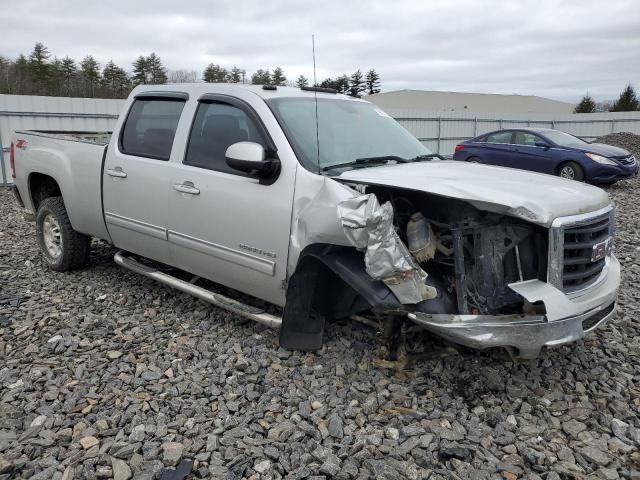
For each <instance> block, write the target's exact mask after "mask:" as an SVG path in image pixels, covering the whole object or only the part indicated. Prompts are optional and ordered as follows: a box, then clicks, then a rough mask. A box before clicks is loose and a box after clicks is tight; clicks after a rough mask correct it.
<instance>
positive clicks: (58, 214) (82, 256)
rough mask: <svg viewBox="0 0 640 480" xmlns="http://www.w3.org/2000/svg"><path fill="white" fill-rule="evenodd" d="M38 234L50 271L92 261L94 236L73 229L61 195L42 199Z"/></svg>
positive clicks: (39, 243) (76, 266)
mask: <svg viewBox="0 0 640 480" xmlns="http://www.w3.org/2000/svg"><path fill="white" fill-rule="evenodd" d="M36 234H37V236H38V245H39V246H40V251H41V252H42V257H43V258H44V261H45V263H46V264H47V266H48V267H49V268H50V269H51V270H55V271H57V272H66V271H68V270H75V269H78V268H82V267H84V266H85V265H86V264H87V262H88V261H89V248H90V245H91V237H88V236H87V235H83V234H82V233H78V232H76V231H75V230H74V229H73V227H72V226H71V222H70V221H69V216H68V215H67V210H66V209H65V208H64V202H63V201H62V197H49V198H45V199H44V200H43V201H42V202H40V206H39V207H38V212H37V213H36ZM56 253H57V254H56Z"/></svg>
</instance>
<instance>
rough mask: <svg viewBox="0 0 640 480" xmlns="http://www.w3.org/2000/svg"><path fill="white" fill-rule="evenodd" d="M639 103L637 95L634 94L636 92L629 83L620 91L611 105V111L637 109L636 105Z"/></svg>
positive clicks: (631, 110)
mask: <svg viewBox="0 0 640 480" xmlns="http://www.w3.org/2000/svg"><path fill="white" fill-rule="evenodd" d="M639 105H640V101H638V97H637V96H636V92H635V90H634V89H633V87H632V86H631V84H629V85H627V87H626V88H625V89H624V90H623V91H622V93H621V94H620V97H619V98H618V100H616V103H614V104H613V106H612V107H611V110H610V111H611V112H633V111H634V110H638V106H639Z"/></svg>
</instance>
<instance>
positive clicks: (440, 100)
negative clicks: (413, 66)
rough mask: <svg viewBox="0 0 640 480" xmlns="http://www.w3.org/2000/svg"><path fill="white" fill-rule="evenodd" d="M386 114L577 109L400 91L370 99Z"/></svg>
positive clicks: (521, 99) (529, 98) (527, 100)
mask: <svg viewBox="0 0 640 480" xmlns="http://www.w3.org/2000/svg"><path fill="white" fill-rule="evenodd" d="M366 100H368V101H370V102H373V103H375V104H376V105H378V106H379V107H381V108H382V109H384V110H394V109H407V110H428V111H432V112H474V113H558V114H561V113H572V112H573V108H574V105H573V104H571V103H566V102H559V101H558V100H551V99H550V98H544V97H538V96H535V95H502V94H497V93H466V92H439V91H432V90H396V91H393V92H383V93H376V94H374V95H368V96H367V97H366Z"/></svg>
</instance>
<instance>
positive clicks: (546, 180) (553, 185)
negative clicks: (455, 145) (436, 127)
mask: <svg viewBox="0 0 640 480" xmlns="http://www.w3.org/2000/svg"><path fill="white" fill-rule="evenodd" d="M334 178H335V179H336V180H341V181H349V182H356V183H365V184H375V185H388V186H393V187H400V188H407V189H411V190H419V191H423V192H428V193H433V194H436V195H442V196H445V197H451V198H457V199H460V200H466V201H468V202H469V203H471V204H472V205H474V206H475V207H476V208H478V209H481V210H487V211H491V212H495V213H502V214H505V215H510V216H513V217H518V218H522V219H524V220H527V221H530V222H533V223H537V224H539V225H544V226H550V225H551V222H552V221H553V220H554V219H555V218H557V217H564V216H569V215H579V214H582V213H589V212H593V211H595V210H598V209H600V208H603V207H606V206H607V205H609V203H611V201H610V200H609V196H608V195H607V193H606V192H605V191H604V190H602V189H600V188H597V187H593V186H591V185H586V184H584V183H579V182H576V181H573V180H566V179H564V178H559V177H554V176H552V175H545V174H541V173H532V172H527V171H524V170H517V169H514V168H503V167H494V166H490V165H480V164H476V163H466V162H457V161H435V160H434V161H430V162H417V163H406V164H396V165H385V166H380V167H368V168H360V169H355V170H348V171H346V172H343V173H342V174H341V175H340V176H337V177H334Z"/></svg>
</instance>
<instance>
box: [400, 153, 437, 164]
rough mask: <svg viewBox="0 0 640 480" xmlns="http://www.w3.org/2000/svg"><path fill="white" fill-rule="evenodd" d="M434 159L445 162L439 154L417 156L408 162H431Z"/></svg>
mask: <svg viewBox="0 0 640 480" xmlns="http://www.w3.org/2000/svg"><path fill="white" fill-rule="evenodd" d="M434 158H439V159H440V160H446V158H444V157H443V156H442V155H440V154H439V153H429V154H427V155H418V156H417V157H413V158H412V159H411V160H409V161H410V162H422V161H424V160H433V159H434Z"/></svg>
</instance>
